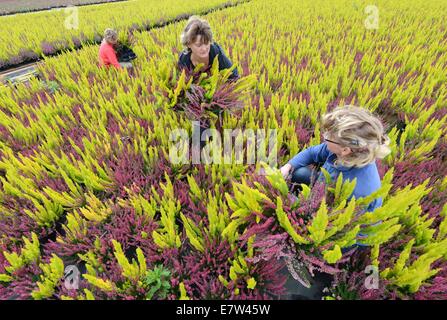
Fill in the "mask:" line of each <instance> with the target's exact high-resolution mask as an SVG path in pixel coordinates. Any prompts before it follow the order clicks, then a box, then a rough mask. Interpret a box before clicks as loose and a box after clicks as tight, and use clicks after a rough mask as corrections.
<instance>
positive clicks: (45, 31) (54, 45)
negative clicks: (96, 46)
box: [0, 0, 238, 68]
mask: <svg viewBox="0 0 447 320" xmlns="http://www.w3.org/2000/svg"><path fill="white" fill-rule="evenodd" d="M234 2H238V1H233V0H229V1H223V0H209V1H196V0H187V1H177V0H175V1H174V0H167V1H154V0H135V1H128V2H116V3H110V4H107V5H104V4H99V5H91V6H81V7H78V8H77V9H78V11H77V13H76V14H74V12H73V10H71V9H70V10H66V9H60V10H51V11H42V12H36V13H32V14H19V15H11V16H1V17H0V29H1V30H2V32H1V34H0V68H1V67H4V66H8V65H16V64H19V63H22V62H25V61H28V60H35V59H37V58H39V57H41V56H43V55H52V54H55V53H57V52H59V51H61V50H64V49H72V48H78V47H80V46H81V45H82V44H84V43H99V42H100V41H101V39H102V35H103V33H104V30H105V29H106V28H115V29H117V30H119V31H122V32H123V34H126V33H128V32H129V30H145V29H148V28H151V27H153V26H154V25H158V24H163V23H165V22H168V21H171V20H176V19H182V18H185V17H187V16H188V15H191V14H199V13H202V12H205V11H207V10H210V9H213V8H218V7H221V6H226V5H231V4H232V3H234ZM75 18H77V19H78V20H77V21H76V20H75ZM76 22H78V23H77V24H75V23H76Z"/></svg>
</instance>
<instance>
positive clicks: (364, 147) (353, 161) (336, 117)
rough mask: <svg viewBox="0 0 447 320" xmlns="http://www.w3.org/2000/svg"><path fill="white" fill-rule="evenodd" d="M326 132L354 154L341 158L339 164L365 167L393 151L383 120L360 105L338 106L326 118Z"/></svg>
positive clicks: (323, 126) (323, 128)
mask: <svg viewBox="0 0 447 320" xmlns="http://www.w3.org/2000/svg"><path fill="white" fill-rule="evenodd" d="M321 127H322V131H323V133H325V134H329V135H330V136H331V137H334V138H336V139H337V142H340V144H341V145H342V146H345V147H349V148H350V149H351V150H352V152H351V153H350V154H349V155H347V156H344V157H343V158H340V159H337V160H336V164H338V163H339V164H341V165H343V166H346V167H363V166H366V165H367V164H369V163H371V162H374V161H375V160H376V159H383V158H385V157H386V156H387V155H388V154H389V153H390V152H391V150H390V148H389V144H390V138H389V137H388V136H387V135H386V133H385V130H384V128H383V124H382V122H381V121H380V119H379V118H377V117H376V116H374V115H373V114H372V113H371V112H370V111H369V110H367V109H364V108H360V107H356V106H350V105H347V106H343V107H337V108H335V109H334V110H333V111H332V112H329V113H327V114H325V115H324V116H323V119H322V126H321Z"/></svg>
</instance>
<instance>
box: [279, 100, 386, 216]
mask: <svg viewBox="0 0 447 320" xmlns="http://www.w3.org/2000/svg"><path fill="white" fill-rule="evenodd" d="M322 132H323V137H324V142H323V143H321V144H319V145H317V146H312V147H309V148H307V149H305V150H303V151H301V152H299V153H298V154H297V155H295V156H294V157H293V158H292V159H291V160H290V161H289V162H288V163H287V164H286V165H284V166H283V167H281V173H282V175H283V176H284V178H287V177H288V176H289V175H290V174H291V180H292V182H293V183H297V184H301V183H304V184H307V185H309V184H310V183H311V180H312V181H315V180H319V181H322V180H323V179H324V175H323V173H322V172H321V171H319V170H318V169H315V170H312V169H311V168H309V166H310V165H317V167H319V166H321V165H322V167H323V168H324V169H326V170H327V172H328V173H329V174H330V175H331V178H332V181H334V180H336V179H337V177H338V175H339V174H340V173H342V174H343V175H342V177H343V180H353V179H357V183H356V186H355V189H354V191H353V193H352V195H351V196H350V198H352V197H355V198H360V197H366V196H368V195H370V194H371V193H373V192H374V191H376V190H377V189H379V188H380V186H381V180H380V176H379V172H378V170H377V166H376V163H375V160H376V159H383V158H384V157H386V156H387V155H388V154H389V153H390V152H391V150H390V148H389V147H388V145H389V143H390V139H389V137H388V136H387V135H386V134H385V132H384V128H383V125H382V123H381V121H380V120H379V119H378V118H377V117H375V116H374V115H373V114H372V113H371V112H369V111H368V110H366V109H364V108H360V107H355V106H343V107H337V108H335V109H334V110H333V111H332V112H330V113H327V114H326V115H324V116H323V118H322ZM381 205H382V198H378V199H375V200H374V201H372V202H371V203H370V204H369V205H368V207H367V209H366V210H367V211H374V209H375V208H378V207H380V206H381Z"/></svg>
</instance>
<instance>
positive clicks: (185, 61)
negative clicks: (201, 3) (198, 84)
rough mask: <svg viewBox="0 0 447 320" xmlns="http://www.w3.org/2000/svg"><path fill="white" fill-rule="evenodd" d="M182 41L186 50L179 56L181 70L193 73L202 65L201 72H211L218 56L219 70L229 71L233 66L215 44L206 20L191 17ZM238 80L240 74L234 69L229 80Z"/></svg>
mask: <svg viewBox="0 0 447 320" xmlns="http://www.w3.org/2000/svg"><path fill="white" fill-rule="evenodd" d="M181 41H182V44H183V46H184V47H185V50H184V51H182V52H181V53H180V56H179V61H178V66H179V68H180V69H188V70H190V71H191V70H194V69H195V68H196V67H197V66H198V65H199V64H202V65H203V66H202V69H201V70H203V71H206V70H209V68H210V67H211V66H212V64H213V61H214V58H215V57H216V56H217V58H218V61H219V70H223V69H229V68H231V67H232V66H233V64H232V63H231V61H230V59H228V57H227V56H226V55H225V53H224V51H223V49H222V48H221V46H220V45H219V44H217V43H216V42H213V33H212V31H211V27H210V25H209V23H208V22H207V21H206V20H203V19H200V18H199V17H197V16H192V17H190V18H189V20H188V23H187V25H186V27H185V29H184V30H183V32H182V35H181ZM237 78H239V74H238V71H237V69H236V68H234V69H233V72H232V74H231V76H230V77H229V80H235V79H237Z"/></svg>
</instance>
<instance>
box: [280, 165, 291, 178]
mask: <svg viewBox="0 0 447 320" xmlns="http://www.w3.org/2000/svg"><path fill="white" fill-rule="evenodd" d="M291 169H292V165H291V164H290V163H288V164H286V165H284V166H282V167H281V169H280V170H281V174H282V176H283V177H284V179H286V178H287V176H288V175H289V173H290V170H291Z"/></svg>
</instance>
